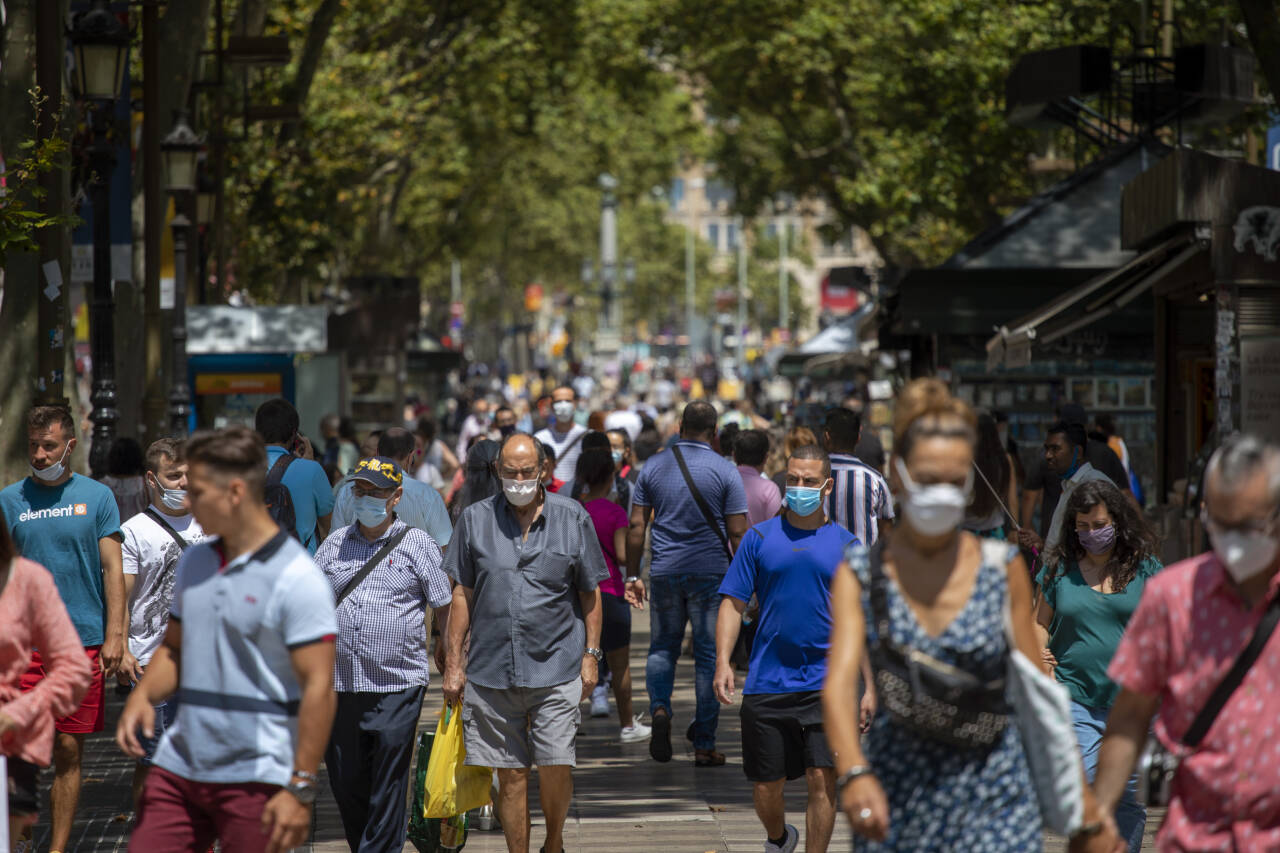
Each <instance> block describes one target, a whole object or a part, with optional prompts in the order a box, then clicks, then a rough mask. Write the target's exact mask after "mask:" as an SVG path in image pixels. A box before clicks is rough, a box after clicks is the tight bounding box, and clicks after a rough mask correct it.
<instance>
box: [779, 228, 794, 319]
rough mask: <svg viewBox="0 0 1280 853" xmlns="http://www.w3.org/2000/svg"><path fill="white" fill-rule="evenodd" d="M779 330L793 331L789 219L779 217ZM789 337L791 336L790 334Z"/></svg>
mask: <svg viewBox="0 0 1280 853" xmlns="http://www.w3.org/2000/svg"><path fill="white" fill-rule="evenodd" d="M778 328H780V329H782V330H783V331H784V332H786V333H790V331H791V274H790V273H789V272H788V271H787V218H786V216H785V215H784V216H779V217H778ZM788 337H790V335H789V334H788Z"/></svg>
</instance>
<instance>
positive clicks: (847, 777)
mask: <svg viewBox="0 0 1280 853" xmlns="http://www.w3.org/2000/svg"><path fill="white" fill-rule="evenodd" d="M874 773H875V770H874V769H872V767H871V765H870V764H855V765H853V766H852V767H850V768H849V769H848V770H846V771H844V772H843V773H841V774H840V775H839V776H838V777H836V793H837V794H839V793H840V792H841V791H843V790H844V789H845V786H846V785H848V784H849V783H850V782H852V781H853V780H854V779H857V778H858V777H859V776H871V775H873V774H874Z"/></svg>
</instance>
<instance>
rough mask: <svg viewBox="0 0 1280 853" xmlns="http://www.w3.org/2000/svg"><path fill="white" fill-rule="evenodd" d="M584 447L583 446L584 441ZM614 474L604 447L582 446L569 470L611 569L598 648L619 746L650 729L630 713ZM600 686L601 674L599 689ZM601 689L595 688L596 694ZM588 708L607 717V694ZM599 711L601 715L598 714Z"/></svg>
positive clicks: (623, 527) (621, 516)
mask: <svg viewBox="0 0 1280 853" xmlns="http://www.w3.org/2000/svg"><path fill="white" fill-rule="evenodd" d="M593 434H596V433H588V437H589V436H591V435H593ZM583 443H584V445H585V439H584V442H583ZM614 476H615V475H614V465H613V451H612V450H610V449H608V446H607V445H606V446H605V447H599V446H594V445H593V446H591V447H586V446H584V447H583V450H582V453H581V454H579V456H578V464H577V467H576V468H575V469H574V472H573V482H574V483H576V484H577V487H576V488H575V492H576V497H577V499H578V500H580V501H581V502H582V506H583V508H584V509H586V511H587V514H588V515H590V516H591V523H592V524H593V525H594V526H595V531H596V538H597V539H598V540H599V542H600V550H601V551H602V552H604V562H605V565H606V566H608V567H609V578H608V580H605V581H602V582H601V584H600V603H601V606H602V608H603V611H604V613H603V615H604V619H603V626H602V629H601V632H600V648H601V650H602V651H603V652H604V657H605V663H606V664H608V667H607V671H608V673H609V677H610V680H611V683H612V686H613V698H614V700H615V701H616V702H617V703H618V721H619V724H620V726H621V731H620V737H621V740H622V742H623V743H636V742H639V741H642V740H648V739H649V732H650V729H649V726H647V725H645V724H644V723H642V722H640V717H639V715H633V714H632V710H633V709H632V707H631V605H629V604H628V603H627V599H626V586H625V585H624V584H623V582H622V569H621V566H623V565H625V564H626V558H627V555H626V548H627V528H628V527H629V526H630V519H629V518H628V516H627V511H626V510H625V509H623V508H622V507H621V506H619V505H618V504H617V503H616V502H614V501H613V500H611V499H610V497H609V495H610V492H612V491H613V488H614V485H615V483H614ZM603 686H604V675H603V673H602V674H601V676H600V687H603ZM600 687H597V688H596V690H597V691H599V690H600ZM591 707H592V710H591V715H592V716H593V717H594V716H604V715H607V714H608V713H609V704H608V699H607V697H606V695H599V696H597V695H593V696H592V697H591ZM601 709H603V711H604V714H600V713H599V711H600V710H601Z"/></svg>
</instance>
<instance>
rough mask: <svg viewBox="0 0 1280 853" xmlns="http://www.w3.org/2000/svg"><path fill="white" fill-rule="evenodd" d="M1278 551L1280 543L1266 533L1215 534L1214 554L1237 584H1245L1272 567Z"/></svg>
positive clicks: (1223, 532)
mask: <svg viewBox="0 0 1280 853" xmlns="http://www.w3.org/2000/svg"><path fill="white" fill-rule="evenodd" d="M1277 550H1280V542H1278V541H1276V539H1275V538H1273V537H1272V536H1269V535H1267V534H1266V533H1257V532H1253V533H1244V532H1242V531H1239V530H1224V531H1222V532H1220V533H1214V534H1213V553H1215V554H1217V555H1218V559H1219V560H1221V561H1222V565H1224V566H1225V567H1226V569H1227V573H1228V574H1230V575H1231V579H1232V580H1234V581H1235V582H1236V583H1244V582H1245V581H1247V580H1248V579H1249V578H1251V577H1253V576H1255V575H1256V574H1258V573H1259V572H1261V571H1262V570H1264V569H1266V568H1267V567H1268V566H1270V565H1271V563H1272V562H1273V561H1274V560H1275V558H1276V551H1277Z"/></svg>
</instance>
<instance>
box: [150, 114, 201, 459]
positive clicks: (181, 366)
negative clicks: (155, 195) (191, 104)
mask: <svg viewBox="0 0 1280 853" xmlns="http://www.w3.org/2000/svg"><path fill="white" fill-rule="evenodd" d="M200 147H201V142H200V138H199V137H198V136H196V134H195V131H193V130H192V129H191V125H190V124H189V123H188V122H187V116H186V112H185V111H184V110H179V111H178V113H177V115H176V117H175V119H174V123H173V130H171V131H169V135H168V136H166V137H165V138H164V141H163V142H161V143H160V150H161V151H163V152H164V164H165V175H166V183H167V187H166V188H167V189H168V190H169V192H170V194H172V195H173V206H174V212H175V215H174V217H173V221H172V222H171V223H169V225H170V227H171V228H172V229H173V323H172V329H173V332H172V335H173V353H172V355H173V382H172V385H171V387H170V390H169V429H170V431H171V432H172V433H173V434H174V435H177V436H185V435H186V434H187V427H188V424H189V423H190V418H191V389H190V387H189V386H188V385H187V319H186V318H187V251H188V249H189V248H190V232H191V220H190V219H188V218H187V217H186V210H187V204H186V202H187V200H188V199H189V198H190V196H191V195H192V194H194V193H195V190H196V160H197V157H198V155H199V152H200Z"/></svg>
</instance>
